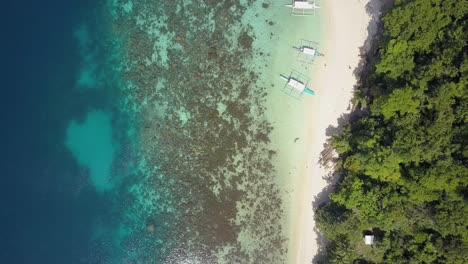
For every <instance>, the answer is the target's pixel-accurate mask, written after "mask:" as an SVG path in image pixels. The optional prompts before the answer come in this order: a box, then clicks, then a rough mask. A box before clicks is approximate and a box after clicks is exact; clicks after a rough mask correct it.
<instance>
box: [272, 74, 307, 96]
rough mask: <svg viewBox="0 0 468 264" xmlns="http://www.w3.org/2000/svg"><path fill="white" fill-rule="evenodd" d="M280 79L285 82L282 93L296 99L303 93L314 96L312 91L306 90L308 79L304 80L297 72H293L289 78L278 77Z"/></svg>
mask: <svg viewBox="0 0 468 264" xmlns="http://www.w3.org/2000/svg"><path fill="white" fill-rule="evenodd" d="M280 78H281V79H282V80H284V81H286V84H285V86H284V88H283V91H284V92H285V93H286V94H288V95H290V96H292V97H294V98H296V99H300V97H301V96H302V94H303V93H306V94H308V95H315V93H314V91H312V90H311V89H310V88H307V83H308V79H305V80H304V76H303V75H302V74H300V73H298V72H295V71H293V72H292V73H291V74H290V76H289V77H286V76H284V75H280Z"/></svg>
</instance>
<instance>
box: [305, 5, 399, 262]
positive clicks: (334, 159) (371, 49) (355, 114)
mask: <svg viewBox="0 0 468 264" xmlns="http://www.w3.org/2000/svg"><path fill="white" fill-rule="evenodd" d="M393 4H394V0H370V1H369V3H367V5H366V12H367V14H369V16H370V18H371V19H370V22H369V25H368V26H367V33H368V36H367V39H366V41H365V42H364V44H363V45H362V46H361V47H360V48H359V57H360V61H359V63H358V66H357V67H356V69H354V71H353V74H354V76H355V77H356V79H357V80H358V81H357V83H356V85H354V87H353V91H354V93H356V91H358V90H360V89H363V88H362V86H361V83H362V81H363V80H365V79H366V78H367V76H368V73H369V71H370V69H372V67H373V65H374V62H375V61H376V60H377V58H378V55H379V42H380V39H382V36H383V23H382V21H381V18H382V16H383V15H384V14H386V13H387V12H388V11H389V10H390V8H391V7H393ZM363 92H366V91H363ZM348 110H349V111H350V112H349V113H345V114H342V115H341V116H340V117H339V118H338V125H337V126H329V127H328V128H327V129H326V135H327V142H326V143H325V144H324V145H323V151H322V152H321V155H320V160H319V165H320V166H324V167H325V168H327V170H328V171H329V172H328V173H327V174H326V175H324V176H323V179H325V180H326V181H327V186H326V187H325V188H324V189H323V190H322V192H320V193H319V194H318V195H317V196H315V199H314V201H313V202H312V208H313V210H314V211H315V210H317V208H318V207H319V206H320V205H322V204H324V203H326V202H329V201H330V198H329V194H330V193H331V192H333V191H334V190H335V186H336V184H337V183H339V182H341V180H342V179H343V176H344V175H343V174H341V173H340V169H341V168H339V167H337V165H338V155H337V154H336V152H335V151H334V149H333V148H332V147H331V145H330V138H331V137H332V136H334V135H339V134H340V133H341V132H342V131H343V128H344V127H345V126H346V125H347V124H349V123H352V122H354V121H356V120H357V119H359V118H360V117H362V116H364V115H366V114H367V113H368V110H367V109H365V108H362V107H356V106H352V105H351V103H350V106H349V107H348ZM314 231H315V233H316V235H317V239H316V244H317V247H318V251H317V254H316V255H315V257H314V259H313V260H312V263H322V262H323V261H324V259H325V257H326V248H327V244H328V241H327V239H326V237H325V236H324V234H323V233H322V232H321V231H320V230H319V229H318V228H317V227H314Z"/></svg>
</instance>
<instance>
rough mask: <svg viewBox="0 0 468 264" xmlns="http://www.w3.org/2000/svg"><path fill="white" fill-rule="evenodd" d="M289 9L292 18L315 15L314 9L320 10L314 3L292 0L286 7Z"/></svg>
mask: <svg viewBox="0 0 468 264" xmlns="http://www.w3.org/2000/svg"><path fill="white" fill-rule="evenodd" d="M286 7H290V8H291V15H293V16H311V15H315V9H318V8H320V6H318V5H317V4H316V3H315V1H312V2H309V1H307V0H302V1H301V0H292V3H291V4H289V5H286Z"/></svg>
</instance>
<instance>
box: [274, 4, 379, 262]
mask: <svg viewBox="0 0 468 264" xmlns="http://www.w3.org/2000/svg"><path fill="white" fill-rule="evenodd" d="M368 2H369V0H327V1H321V3H320V4H321V7H322V8H321V9H320V10H319V11H318V12H320V14H319V16H320V23H321V25H320V27H321V34H320V36H321V37H320V39H321V43H320V49H321V50H320V51H321V52H322V53H324V54H325V56H324V57H320V58H318V59H317V60H316V63H315V65H312V66H311V67H308V69H307V70H306V74H307V75H309V77H310V78H311V79H310V82H309V87H311V88H312V90H314V91H315V93H316V95H315V96H313V97H312V96H305V97H304V98H303V100H302V101H300V102H297V101H294V100H291V99H288V98H286V97H287V96H286V95H285V94H284V93H280V92H277V93H272V95H271V96H270V98H269V100H270V105H271V110H270V114H271V117H270V118H271V119H272V120H273V124H274V127H275V129H274V132H273V135H272V141H273V144H276V146H277V149H278V155H277V159H278V160H277V164H278V165H277V166H278V167H277V168H278V175H279V179H278V180H279V181H280V184H281V185H282V186H287V187H286V189H287V190H286V191H285V192H286V194H285V197H287V199H286V205H287V207H288V208H287V212H286V213H287V214H288V219H287V221H288V223H287V224H286V225H287V226H288V228H287V229H288V230H287V231H286V232H288V234H287V236H288V237H289V247H288V261H289V263H295V264H305V263H311V261H312V259H313V258H314V256H315V255H316V253H317V250H318V244H317V241H316V239H317V234H316V232H315V231H314V219H313V208H312V202H313V201H314V199H315V197H316V196H317V195H318V194H319V193H320V192H321V191H322V190H323V189H324V188H325V187H326V185H327V183H326V181H325V180H324V179H323V177H324V176H326V175H327V173H328V172H327V170H326V169H325V168H323V167H322V166H320V165H319V158H320V153H321V152H322V150H323V148H324V143H325V141H326V139H327V135H326V130H327V128H328V127H329V126H336V125H337V119H338V118H339V117H340V116H341V115H342V114H344V113H347V112H349V111H350V108H351V104H350V100H351V97H352V90H353V86H354V85H355V83H356V77H355V76H354V75H353V71H354V70H355V68H356V67H357V66H358V63H359V60H360V57H359V52H360V50H359V48H360V47H362V46H363V44H364V42H365V40H366V38H367V27H368V24H369V21H370V16H369V15H368V14H367V13H366V8H365V7H366V4H367V3H368ZM293 19H294V20H297V21H298V22H297V23H302V25H304V23H309V22H311V21H312V20H309V21H307V20H306V19H307V18H293ZM317 20H318V19H317ZM317 20H315V21H312V22H315V23H316V22H317ZM287 34H289V36H288V38H291V37H290V35H291V34H299V33H298V32H297V31H296V32H295V33H289V32H288V33H284V35H287ZM278 45H281V44H278ZM280 49H281V48H280V47H278V50H280ZM278 52H279V53H280V52H281V51H278ZM275 57H278V58H279V57H282V58H284V56H275ZM279 60H280V59H278V61H277V63H275V65H274V66H273V73H274V74H281V73H283V74H284V73H286V74H288V72H284V71H285V70H286V71H287V70H289V69H288V68H287V67H293V68H294V67H295V66H298V65H294V63H292V64H291V63H285V62H284V61H279ZM278 83H279V81H278ZM280 85H281V84H280ZM283 85H284V84H283Z"/></svg>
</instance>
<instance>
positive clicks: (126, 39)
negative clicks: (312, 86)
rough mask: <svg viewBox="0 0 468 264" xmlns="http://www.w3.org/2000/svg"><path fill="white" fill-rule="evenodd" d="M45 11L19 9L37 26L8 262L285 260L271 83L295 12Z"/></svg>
mask: <svg viewBox="0 0 468 264" xmlns="http://www.w3.org/2000/svg"><path fill="white" fill-rule="evenodd" d="M44 5H45V6H46V7H47V8H46V9H47V10H49V11H50V14H38V13H37V12H35V11H34V10H35V9H36V10H43V7H40V6H36V7H34V6H32V7H31V10H29V9H28V10H27V14H24V12H25V10H23V9H22V8H21V7H20V6H14V8H13V7H12V9H14V10H16V12H13V13H12V17H11V19H15V17H21V16H24V15H27V16H28V17H30V19H32V20H37V21H35V23H23V24H19V25H18V26H20V28H22V29H30V31H28V32H27V34H26V33H25V34H24V35H21V38H20V37H18V39H14V40H13V41H11V45H10V46H9V49H11V50H13V51H15V52H14V53H12V55H11V57H8V58H7V59H8V60H7V61H8V66H9V67H7V68H8V72H9V73H10V74H9V78H8V82H7V83H8V86H11V87H15V89H11V91H9V92H10V93H11V94H10V95H8V96H5V98H10V101H7V102H6V103H5V104H3V105H4V106H6V109H5V111H2V115H4V116H5V118H6V120H7V121H5V123H7V124H11V129H5V130H4V131H2V133H4V135H3V138H8V139H10V138H11V140H9V141H8V144H7V149H8V150H9V151H8V154H5V155H4V158H3V162H4V164H3V165H4V166H5V168H6V169H5V171H6V175H8V176H9V177H8V178H7V179H10V180H11V182H5V186H13V187H14V188H10V189H11V190H6V191H5V192H3V193H2V195H4V197H2V198H3V199H1V200H2V202H3V203H4V207H5V208H7V209H6V211H5V212H4V215H3V220H2V221H4V225H5V226H10V227H13V228H11V232H6V231H2V232H3V233H2V235H3V236H2V237H4V238H5V239H4V240H3V241H2V243H3V244H2V247H0V248H2V250H3V251H1V253H2V254H0V260H2V261H1V262H2V263H190V264H192V263H284V259H285V257H286V246H287V237H286V236H285V232H284V225H283V222H284V214H285V213H284V210H283V209H284V204H283V201H282V198H281V189H280V186H278V185H277V184H276V181H275V180H274V178H275V173H276V171H275V167H274V164H272V163H271V160H272V158H273V157H274V156H275V155H276V153H275V150H274V149H272V147H271V145H270V143H271V142H270V134H271V131H272V129H273V127H272V125H271V124H270V123H269V121H268V119H267V118H266V113H265V111H266V109H265V101H266V96H267V95H268V93H269V92H270V89H272V86H271V84H269V83H268V82H266V81H265V79H268V77H265V76H263V75H264V73H265V72H268V69H269V67H270V65H271V63H273V62H272V61H271V56H272V52H273V50H272V46H268V47H267V46H266V44H265V43H268V44H269V45H272V43H274V42H275V41H278V39H279V38H278V36H277V35H276V34H278V33H277V32H278V31H279V30H284V29H283V28H281V27H280V25H279V23H278V22H277V19H276V16H277V15H278V14H280V13H278V10H280V8H281V6H282V4H281V3H278V2H275V1H253V0H244V1H211V0H206V1H155V0H153V1H149V0H148V1H146V0H139V1H137V0H133V1H132V0H125V1H121V0H108V1H97V2H96V1H89V2H80V3H77V4H76V5H72V4H70V6H71V7H70V6H68V5H65V4H63V5H60V4H59V3H58V1H52V0H51V2H47V3H44ZM41 8H42V9H41ZM62 13H63V16H58V15H57V14H62ZM13 14H14V15H13ZM33 22H34V21H33ZM11 31H12V32H17V30H14V29H12V30H11ZM18 32H21V31H18ZM38 32H43V34H42V35H40V34H39V33H38ZM12 36H15V35H13V34H12ZM31 39H34V40H35V43H36V44H35V45H30V44H27V43H31ZM18 45H20V46H21V47H18V48H16V47H15V46H18ZM18 57H21V58H24V60H22V63H19V62H18V61H19V60H17V58H18ZM25 67H27V69H28V70H27V71H26V70H22V69H24V68H25ZM24 91H27V92H24ZM38 244H40V245H41V246H40V247H37V246H35V245H38Z"/></svg>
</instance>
